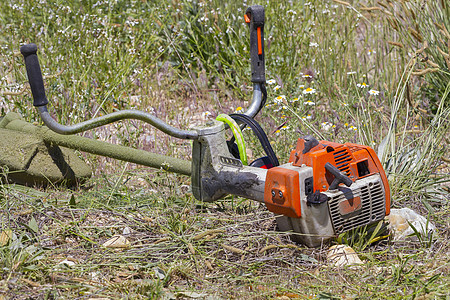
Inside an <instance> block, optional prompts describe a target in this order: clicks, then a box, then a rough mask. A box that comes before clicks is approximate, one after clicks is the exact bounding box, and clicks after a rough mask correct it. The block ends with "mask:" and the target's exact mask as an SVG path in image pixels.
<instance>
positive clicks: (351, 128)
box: [348, 125, 358, 131]
mask: <svg viewBox="0 0 450 300" xmlns="http://www.w3.org/2000/svg"><path fill="white" fill-rule="evenodd" d="M348 130H353V131H357V130H358V128H356V127H355V126H353V125H352V126H350V127H349V128H348Z"/></svg>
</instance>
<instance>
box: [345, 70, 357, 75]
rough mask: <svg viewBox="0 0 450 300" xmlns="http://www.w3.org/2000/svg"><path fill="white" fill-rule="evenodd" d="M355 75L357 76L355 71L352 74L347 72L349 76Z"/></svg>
mask: <svg viewBox="0 0 450 300" xmlns="http://www.w3.org/2000/svg"><path fill="white" fill-rule="evenodd" d="M354 74H356V72H355V71H350V72H347V75H354Z"/></svg>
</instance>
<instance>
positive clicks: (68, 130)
mask: <svg viewBox="0 0 450 300" xmlns="http://www.w3.org/2000/svg"><path fill="white" fill-rule="evenodd" d="M246 21H247V22H248V23H249V27H250V55H251V65H252V82H253V99H252V103H251V104H250V106H249V108H248V109H247V111H246V112H245V113H244V114H245V115H247V116H249V117H251V118H253V117H255V116H256V114H258V112H259V111H260V110H261V108H262V106H263V105H264V103H263V101H265V95H266V94H265V87H264V83H265V81H266V79H265V60H264V8H263V7H262V6H260V5H253V6H251V7H249V8H248V9H247V11H246ZM20 52H21V53H22V55H23V57H24V59H25V67H26V69H27V75H28V81H29V83H30V86H31V93H32V94H33V105H34V106H35V107H37V109H38V111H39V114H40V116H41V118H42V120H43V121H44V124H45V125H47V127H48V128H50V129H51V130H53V131H55V132H57V133H60V134H75V133H79V132H82V131H86V130H90V129H93V128H97V127H100V126H103V125H106V124H109V123H112V122H115V121H119V120H124V119H137V120H141V121H144V122H146V123H149V124H151V125H153V126H155V127H156V128H158V129H159V130H161V131H163V132H164V133H167V134H168V135H171V136H174V137H177V138H181V139H197V138H198V133H197V131H191V130H182V129H178V128H175V127H173V126H170V125H169V124H167V123H165V122H163V121H162V120H161V119H159V118H157V117H156V116H154V115H151V114H149V113H146V112H143V111H138V110H122V111H118V112H114V113H111V114H108V115H106V116H102V117H99V118H95V119H92V120H89V121H85V122H81V123H78V124H76V125H72V126H66V125H62V124H59V123H58V122H56V121H55V120H54V119H53V118H52V117H51V116H50V114H49V112H48V110H47V104H48V99H47V97H46V95H45V87H44V80H43V78H42V72H41V67H40V65H39V59H38V57H37V54H36V53H37V46H36V45H35V44H27V45H23V46H22V47H20ZM263 93H264V100H263V97H262V95H263Z"/></svg>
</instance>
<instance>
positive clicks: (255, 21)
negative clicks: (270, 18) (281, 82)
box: [245, 5, 266, 83]
mask: <svg viewBox="0 0 450 300" xmlns="http://www.w3.org/2000/svg"><path fill="white" fill-rule="evenodd" d="M245 14H246V15H247V17H248V18H249V19H250V22H249V23H248V24H249V26H250V58H251V66H252V82H255V83H265V82H266V65H265V59H264V19H265V13H264V7H263V6H261V5H252V6H250V7H249V8H247V11H246V12H245Z"/></svg>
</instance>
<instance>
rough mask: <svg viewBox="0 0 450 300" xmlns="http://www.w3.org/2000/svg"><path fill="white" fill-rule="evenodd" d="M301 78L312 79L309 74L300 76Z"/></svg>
mask: <svg viewBox="0 0 450 300" xmlns="http://www.w3.org/2000/svg"><path fill="white" fill-rule="evenodd" d="M302 77H303V78H312V76H311V75H309V74H305V75H302Z"/></svg>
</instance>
